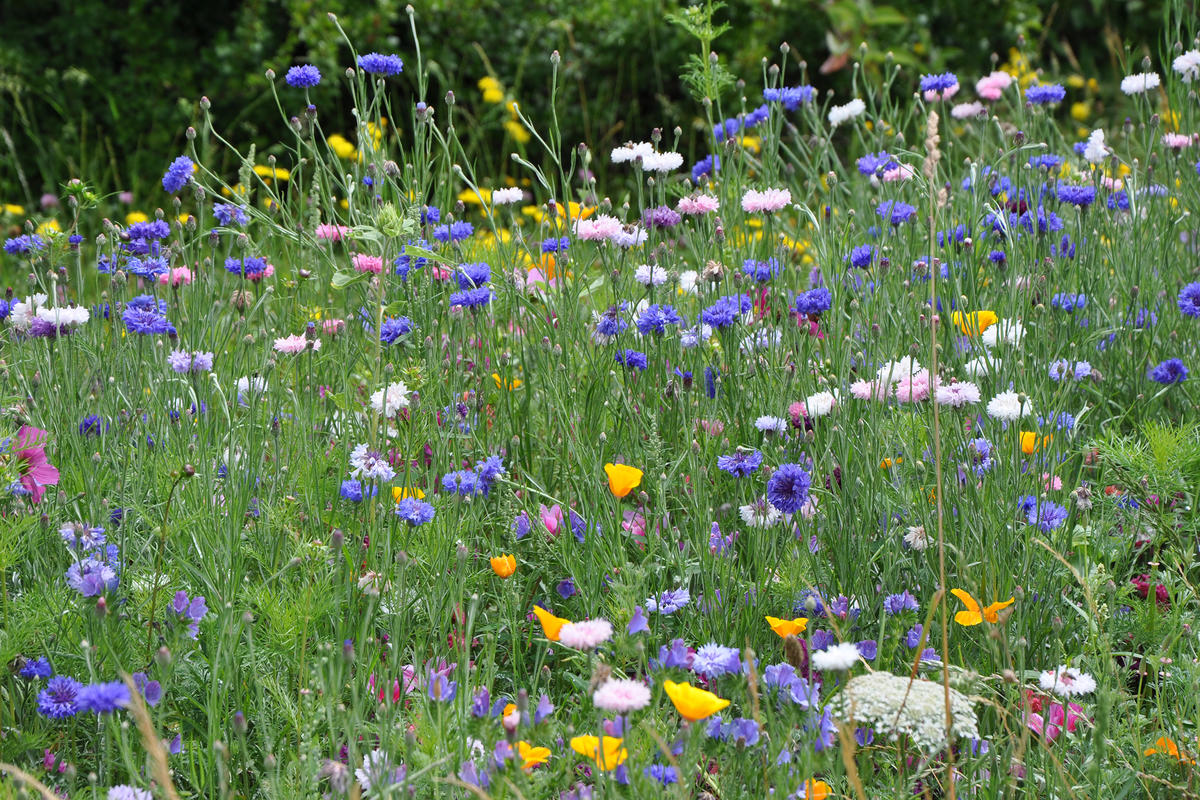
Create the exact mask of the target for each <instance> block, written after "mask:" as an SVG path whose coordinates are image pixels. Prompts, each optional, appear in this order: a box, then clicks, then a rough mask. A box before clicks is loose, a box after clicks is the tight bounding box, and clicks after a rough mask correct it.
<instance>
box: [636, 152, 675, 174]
mask: <svg viewBox="0 0 1200 800" xmlns="http://www.w3.org/2000/svg"><path fill="white" fill-rule="evenodd" d="M682 166H683V156H681V155H679V153H651V154H650V155H648V156H642V169H644V170H646V171H647V172H659V173H663V172H674V171H675V170H677V169H679V168H680V167H682Z"/></svg>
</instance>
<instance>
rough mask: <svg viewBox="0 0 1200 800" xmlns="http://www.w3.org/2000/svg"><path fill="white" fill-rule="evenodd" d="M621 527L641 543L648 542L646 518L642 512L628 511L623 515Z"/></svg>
mask: <svg viewBox="0 0 1200 800" xmlns="http://www.w3.org/2000/svg"><path fill="white" fill-rule="evenodd" d="M621 516H622V520H621V527H622V528H623V529H624V530H625V532H626V533H628V534H629V535H631V536H633V538H634V539H637V540H638V541H639V542H640V543H644V542H645V541H646V518H645V517H643V516H642V514H641V512H640V511H626V512H625V513H624V514H622V515H621Z"/></svg>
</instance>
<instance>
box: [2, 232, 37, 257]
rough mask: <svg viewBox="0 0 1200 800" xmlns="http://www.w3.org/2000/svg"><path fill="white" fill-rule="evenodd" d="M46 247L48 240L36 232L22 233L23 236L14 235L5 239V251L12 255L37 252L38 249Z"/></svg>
mask: <svg viewBox="0 0 1200 800" xmlns="http://www.w3.org/2000/svg"><path fill="white" fill-rule="evenodd" d="M45 247H46V241H45V240H44V239H43V238H42V237H40V236H38V235H37V234H36V233H34V234H22V235H21V236H14V237H12V238H11V239H5V240H4V252H6V253H8V254H9V255H10V256H15V255H25V254H28V253H33V252H37V251H38V250H44V249H45Z"/></svg>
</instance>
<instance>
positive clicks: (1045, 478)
mask: <svg viewBox="0 0 1200 800" xmlns="http://www.w3.org/2000/svg"><path fill="white" fill-rule="evenodd" d="M1042 486H1043V487H1044V488H1045V490H1046V491H1047V492H1051V491H1053V492H1057V491H1058V490H1059V489H1061V488H1062V478H1060V477H1058V476H1057V475H1051V474H1050V473H1049V472H1043V473H1042Z"/></svg>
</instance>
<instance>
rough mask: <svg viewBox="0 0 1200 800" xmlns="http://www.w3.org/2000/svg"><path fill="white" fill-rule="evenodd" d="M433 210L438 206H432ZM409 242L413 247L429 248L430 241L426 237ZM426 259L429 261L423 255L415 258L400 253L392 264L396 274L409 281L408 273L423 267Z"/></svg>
mask: <svg viewBox="0 0 1200 800" xmlns="http://www.w3.org/2000/svg"><path fill="white" fill-rule="evenodd" d="M431 210H432V211H437V209H436V208H432V207H431ZM435 221H436V220H435ZM408 244H410V245H412V246H413V247H419V248H421V249H422V250H428V249H429V242H427V241H425V240H424V239H415V240H414V239H409V240H408ZM426 261H428V259H426V258H423V257H417V258H413V257H412V256H408V255H405V254H403V253H401V254H400V255H398V256H396V260H395V261H393V262H392V264H393V265H395V267H396V274H397V275H399V276H400V279H401V280H405V281H407V280H408V273H409V272H411V271H413V270H414V269H420V268H421V267H423V266H425V262H426Z"/></svg>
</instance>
